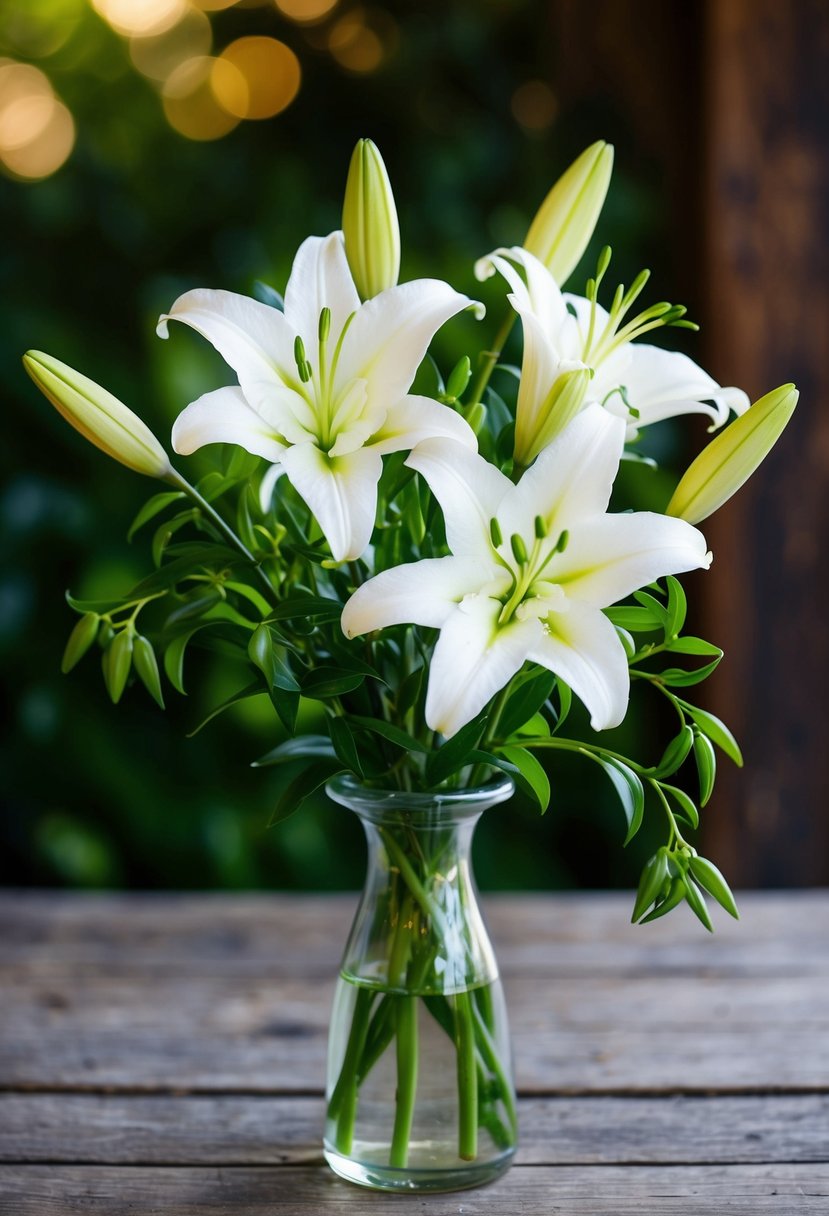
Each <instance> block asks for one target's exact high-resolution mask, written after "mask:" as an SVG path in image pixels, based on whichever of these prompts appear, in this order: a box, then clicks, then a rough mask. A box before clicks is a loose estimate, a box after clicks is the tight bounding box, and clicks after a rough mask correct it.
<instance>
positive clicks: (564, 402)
mask: <svg viewBox="0 0 829 1216" xmlns="http://www.w3.org/2000/svg"><path fill="white" fill-rule="evenodd" d="M591 374H592V373H591V371H590V368H588V367H577V368H573V370H572V371H569V372H562V373H561V375H560V376H557V377H556V379H555V380H554V381H553V384H552V387H551V388H550V391H549V392H548V394H547V396H546V397H545V398H544V400H543V401H542V402H541V403H540V404H539V406H538V408H537V409H536V410H534V411H532V412H531V411H530V410H529V409H528V408H524V409H522V405H523V404H524V403H523V402H522V401H521V399H520V397H519V402H518V417H517V418H516V423H515V449H514V452H513V459H514V460H515V463H516V464H517V465H520V466H521V467H522V468H525V469H526V468H528V467H529V465H531V464H532V462H533V461H534V460H535V458H536V456H537V455H538V454H539V452H543V451H544V449H545V448H546V446H547V444H548V443H552V441H553V439H555V437H556V435H558V434H559V432H561V431H563V430H564V428H565V427H566V426H567V423H568V422H570V421H572V419H573V418H575V416H576V414H578V412H579V410H580V409H581V407H582V406H583V405H584V399H585V397H586V396H587V388H588V385H589V384H590V377H591Z"/></svg>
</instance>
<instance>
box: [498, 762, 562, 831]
mask: <svg viewBox="0 0 829 1216" xmlns="http://www.w3.org/2000/svg"><path fill="white" fill-rule="evenodd" d="M498 751H499V752H500V754H501V755H502V756H506V758H507V760H509V761H510V763H511V764H514V765H515V767H516V769H517V770H518V772H519V773H520V774H521V777H522V778H523V781H521V783H520V784H521V787H522V789H524V791H525V792H527V793H529V794H530V796H531V797H532V798H533V799H534V800H535V801H536V802H537V803H538V806H539V809H540V811H541V814H542V815H543V814H544V812H545V811H546V810H547V807H548V806H549V805H550V780H549V778H548V776H547V774H546V772H545V771H544V769H543V767H542V766H541V764H540V763H539V762H538V760H537V759H536V758H535V756H534V755H533V754H532V752H530V751H527V749H526V748H525V747H510V746H507V747H499V749H498Z"/></svg>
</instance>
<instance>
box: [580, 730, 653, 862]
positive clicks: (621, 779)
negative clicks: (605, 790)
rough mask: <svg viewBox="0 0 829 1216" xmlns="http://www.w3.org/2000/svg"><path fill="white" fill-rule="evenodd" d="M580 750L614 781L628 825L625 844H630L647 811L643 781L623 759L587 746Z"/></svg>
mask: <svg viewBox="0 0 829 1216" xmlns="http://www.w3.org/2000/svg"><path fill="white" fill-rule="evenodd" d="M579 751H580V752H581V753H582V755H583V756H588V757H589V758H590V759H591V760H593V761H595V762H596V764H599V765H601V767H602V768H603V769H604V771H605V773H606V774H607V776H608V777H609V778H610V780H611V782H612V783H613V788H614V789H615V791H616V794H617V796H618V798H619V801H620V802H621V804H622V810H623V811H624V813H625V819H626V820H627V825H628V830H627V835H626V836H625V839H624V841H623V846H624V845H627V844H630V842H631V840H633V838H634V836H635V835H636V833H637V832H638V831H639V828H640V827H641V825H642V816H643V814H644V812H645V791H644V789H643V788H642V782H641V781H640V780H639V778H638V776H637V775H636V773H634V771H633V769H632V768H629V767H628V766H627V765H626V764H625V763H623V761H621V760H616V759H615V758H614V757H612V756H599V755H596V753H595V752H591V751H588V750H587V748H579Z"/></svg>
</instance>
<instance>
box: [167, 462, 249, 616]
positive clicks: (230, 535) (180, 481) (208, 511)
mask: <svg viewBox="0 0 829 1216" xmlns="http://www.w3.org/2000/svg"><path fill="white" fill-rule="evenodd" d="M168 480H169V481H170V482H172V484H173V485H175V486H178V488H179V489H180V490H183V491H184V493H185V494H188V495H189V496H190V498H192V499H193V502H195V503H198V505H199V507H200V508H201V510H202V511H203V512H204V514H205V515H206V516H207V517H208V518H209V519H212V521H213V523H214V524H215V525H216V527H217V528H218V529H219V531H220V532H222V533H223V534H224V536H226V537H227V539H228V540H229V541H230V543H231V544H232V545H234V546H235V548H237V549H238V550H239V552H240V553H241V554H243V556H244V557H246V558H247V559H248V561H249V562H250V563H251V565H252V566H254V568H255V569H256V572H257V574H258V575H259V577H260V579H261V580H262V582H263V583H264V584H265V586H266V587H267V589H268V591H269V592H270V594H271V596H273V587H272V586H271V581H270V579H269V578H268V576H267V574H266V573H265V571H264V570H263V569H262V567H261V566H260V565H259V562H258V561H257V560H256V558H255V557H254V555H253V554H252V553H251V551H250V549H249V548H248V547H247V545H246V544H245V542H244V541H243V540H242V539H241V537H239V536H237V535H236V533H235V532H234V531H233V529H232V528H231V526H230V524H228V523H226V522H225V520H223V519H222V517H221V515H220V514H219V512H218V511H217V510H216V508H215V507H213V506H212V505H211V504H210V503H209V502H208V501H207V499H206V498H204V497H203V495H201V494H200V493H199V491H198V490H197V489H196V487H195V486H191V485H190V482H189V481H187V479H186V478H185V477H182V476H181V474H180V473H177V472H176V471H175V469H174V470H173V472H172V474H171V475H170V477H169V478H168Z"/></svg>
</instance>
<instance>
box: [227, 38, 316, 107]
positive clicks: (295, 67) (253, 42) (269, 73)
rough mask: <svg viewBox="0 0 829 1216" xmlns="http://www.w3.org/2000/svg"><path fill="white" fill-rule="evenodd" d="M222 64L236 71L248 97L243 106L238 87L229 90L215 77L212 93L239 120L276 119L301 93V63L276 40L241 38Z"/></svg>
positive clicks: (231, 48) (231, 87)
mask: <svg viewBox="0 0 829 1216" xmlns="http://www.w3.org/2000/svg"><path fill="white" fill-rule="evenodd" d="M220 60H222V61H223V62H224V63H226V64H229V65H231V66H232V67H233V68H235V69H236V71H237V72H239V73H240V74H241V75H242V77H243V78H244V81H245V84H246V86H247V96H246V97H245V99H244V102H243V103H241V104H240V93H239V90H238V87H237V86H236V85H235V84H231V85H230V86H229V87H228V88H227V89H226V88H225V84H224V82H223V81H222V80H221V79H220V78H219V77H218V76H216V75H215V74H214V79H213V91H214V93H215V95H216V97H217V98H218V99H219V101H220V103H221V105H222V106H223V107H224V108H225V109H226V110H227V111H228V113H230V114H232V115H234V116H235V117H236V118H273V116H274V115H275V114H279V113H281V111H282V110H284V109H285V108H286V106H289V105H290V104H291V102H292V101H293V100H294V98H295V97H296V95H297V93H298V92H299V85H300V80H301V78H302V72H301V69H300V66H299V60H298V59H297V57H296V55H295V54H294V52H293V51H292V50H291V48H290V47H288V46H286V45H285V43H284V42H279V41H278V40H277V39H276V38H265V37H259V36H250V37H247V38H238V39H237V40H236V41H235V42H231V44H230V46H229V47H227V48H226V49H225V50H224V51H223V52H222V54H221V56H220ZM225 80H228V81H229V80H230V78H229V77H226V78H225Z"/></svg>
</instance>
